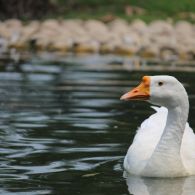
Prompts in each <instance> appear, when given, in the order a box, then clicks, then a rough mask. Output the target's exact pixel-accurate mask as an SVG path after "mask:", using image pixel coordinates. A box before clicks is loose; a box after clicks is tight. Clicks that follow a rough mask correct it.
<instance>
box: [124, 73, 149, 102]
mask: <svg viewBox="0 0 195 195" xmlns="http://www.w3.org/2000/svg"><path fill="white" fill-rule="evenodd" d="M149 97H150V77H149V76H144V77H143V78H142V82H141V83H140V85H138V86H137V87H136V88H134V89H132V90H131V91H129V92H127V93H125V94H124V95H123V96H122V97H121V98H120V99H121V100H126V101H127V100H148V99H149Z"/></svg>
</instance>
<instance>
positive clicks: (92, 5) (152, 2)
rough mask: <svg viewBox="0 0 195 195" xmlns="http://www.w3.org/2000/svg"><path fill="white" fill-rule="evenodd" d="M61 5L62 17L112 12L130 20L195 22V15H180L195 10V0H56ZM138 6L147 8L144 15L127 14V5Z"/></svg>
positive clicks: (89, 16) (88, 15) (93, 16)
mask: <svg viewBox="0 0 195 195" xmlns="http://www.w3.org/2000/svg"><path fill="white" fill-rule="evenodd" d="M56 2H57V5H58V7H59V14H57V16H56V15H55V14H54V15H55V16H56V17H60V18H80V19H101V18H102V17H103V16H105V15H108V14H112V15H113V16H114V17H120V18H123V19H125V20H128V21H132V20H133V19H136V18H140V19H142V20H144V21H145V22H150V21H153V20H156V19H163V20H165V19H167V18H172V19H173V20H174V21H176V20H181V19H185V20H188V21H190V22H195V19H194V18H195V17H194V18H193V17H191V16H186V17H185V18H183V17H181V16H179V13H183V12H194V13H195V0H179V1H171V0H66V1H64V0H56ZM126 5H131V6H138V7H141V8H143V9H145V11H146V12H145V13H144V14H142V15H132V16H127V15H126V14H125V11H124V10H125V6H126Z"/></svg>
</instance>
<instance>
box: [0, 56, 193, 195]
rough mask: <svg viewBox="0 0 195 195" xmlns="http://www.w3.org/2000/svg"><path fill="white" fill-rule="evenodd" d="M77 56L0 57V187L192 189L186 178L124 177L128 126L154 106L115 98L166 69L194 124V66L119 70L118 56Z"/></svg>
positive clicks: (35, 190)
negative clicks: (180, 87) (181, 87)
mask: <svg viewBox="0 0 195 195" xmlns="http://www.w3.org/2000/svg"><path fill="white" fill-rule="evenodd" d="M80 60H81V59H77V58H76V57H75V56H72V57H70V58H69V59H68V60H67V59H66V58H63V59H56V58H53V57H52V56H47V57H44V58H37V57H36V58H35V57H33V58H32V60H29V61H28V62H25V63H21V64H19V65H14V64H12V63H10V62H9V63H8V62H7V63H1V66H0V71H1V72H0V93H1V95H0V102H1V109H0V194H5V195H7V194H9V195H13V194H17V195H26V194H29V195H31V194H33V195H34V194H35V195H37V194H67V195H76V194H81V195H92V194H93V195H101V194H102V195H103V194H107V195H113V194H117V195H125V194H130V193H132V194H138V195H145V194H151V195H153V194H155V195H156V194H166V195H167V194H171V195H172V194H177V195H180V194H183V192H184V191H185V190H184V189H187V193H185V194H195V180H194V178H192V179H190V180H189V179H186V178H181V179H172V180H157V179H143V178H135V177H128V178H127V179H125V178H124V176H123V166H122V164H123V158H124V156H125V154H126V151H127V149H128V147H129V145H130V144H131V142H132V139H133V137H134V134H135V130H136V128H137V127H138V126H139V124H140V123H141V122H142V121H143V120H144V119H145V118H147V117H148V116H149V115H150V114H152V113H153V112H154V111H153V110H152V109H151V108H150V106H149V104H148V103H144V102H121V101H120V100H119V98H120V96H121V95H122V94H123V93H124V92H126V91H127V90H129V89H130V88H132V87H133V86H135V85H136V84H138V83H139V81H140V78H141V77H142V76H143V75H155V74H171V75H173V76H176V77H177V78H178V79H179V80H181V81H182V82H183V83H184V84H185V86H186V89H187V91H188V93H189V95H190V104H191V107H190V118H189V122H190V124H191V126H192V128H193V129H195V121H194V120H193V119H194V115H195V87H194V86H195V84H194V83H195V73H193V72H186V73H185V72H175V71H174V72H171V73H167V72H138V71H127V70H125V69H124V68H123V67H122V65H120V62H119V61H115V63H110V60H104V61H102V59H101V58H86V59H84V60H83V61H82V63H80ZM73 62H74V63H73ZM117 63H118V64H119V65H114V64H117ZM94 64H97V65H94ZM127 184H128V185H127Z"/></svg>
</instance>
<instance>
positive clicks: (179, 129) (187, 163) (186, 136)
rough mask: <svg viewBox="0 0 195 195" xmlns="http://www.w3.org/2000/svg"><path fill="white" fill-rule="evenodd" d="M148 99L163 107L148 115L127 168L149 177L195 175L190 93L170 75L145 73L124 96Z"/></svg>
mask: <svg viewBox="0 0 195 195" xmlns="http://www.w3.org/2000/svg"><path fill="white" fill-rule="evenodd" d="M121 99H123V100H146V101H149V102H150V103H152V104H155V105H159V106H161V107H153V108H154V109H155V110H156V113H154V114H153V115H151V116H150V117H149V118H148V119H146V120H145V121H144V122H143V123H142V124H141V126H140V127H139V129H138V130H137V133H136V135H135V138H134V140H133V143H132V145H131V146H130V147H129V149H128V152H127V154H126V156H125V159H124V168H125V170H126V171H127V172H129V173H130V174H134V175H140V176H146V177H183V176H189V175H195V134H194V133H193V130H192V129H191V128H190V126H189V124H188V122H187V119H188V111H189V103H188V96H187V93H186V91H185V89H184V87H183V85H182V84H181V83H180V82H179V81H178V80H177V79H176V78H174V77H171V76H145V77H143V80H142V83H141V84H140V85H139V86H138V87H136V88H135V89H133V90H131V91H130V92H128V93H126V94H125V95H123V96H122V97H121Z"/></svg>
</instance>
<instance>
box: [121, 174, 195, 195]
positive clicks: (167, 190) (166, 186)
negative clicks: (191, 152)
mask: <svg viewBox="0 0 195 195" xmlns="http://www.w3.org/2000/svg"><path fill="white" fill-rule="evenodd" d="M124 177H125V178H126V183H127V186H128V191H129V193H130V194H133V195H194V194H195V177H194V176H192V177H180V178H146V177H145V178H144V177H138V176H132V175H129V174H128V173H126V172H124Z"/></svg>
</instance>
